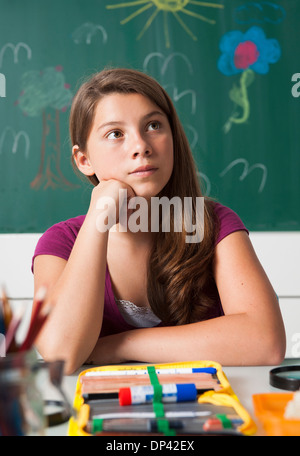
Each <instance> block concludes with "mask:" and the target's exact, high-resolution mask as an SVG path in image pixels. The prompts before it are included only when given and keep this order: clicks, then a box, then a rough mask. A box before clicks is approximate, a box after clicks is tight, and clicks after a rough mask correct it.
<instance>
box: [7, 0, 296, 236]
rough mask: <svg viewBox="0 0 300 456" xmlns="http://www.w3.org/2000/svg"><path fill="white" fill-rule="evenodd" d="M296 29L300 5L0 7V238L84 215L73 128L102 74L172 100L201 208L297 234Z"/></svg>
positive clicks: (96, 1)
mask: <svg viewBox="0 0 300 456" xmlns="http://www.w3.org/2000/svg"><path fill="white" fill-rule="evenodd" d="M299 20H300V2H299V0H281V1H273V2H271V1H256V2H251V1H245V0H244V1H238V0H230V1H229V0H212V1H211V2H201V1H196V0H88V1H87V0H51V1H47V0H26V1H24V0H14V1H11V0H0V232H1V233H21V232H23V233H24V232H25V233H26V232H43V231H44V230H45V229H46V228H47V227H49V226H50V225H52V224H53V223H56V222H58V221H60V220H64V219H67V218H69V217H73V216H76V215H78V214H83V213H85V212H86V210H87V207H88V203H89V197H90V191H91V187H90V186H89V184H87V183H85V181H84V180H81V179H79V178H78V176H77V175H76V174H75V173H74V171H73V168H72V166H71V163H70V154H71V147H70V143H69V137H68V117H69V110H70V103H71V100H72V97H73V96H74V94H75V92H76V90H77V89H78V87H79V85H80V83H81V82H82V81H83V80H84V79H85V78H86V77H87V76H89V75H90V74H92V73H94V72H97V71H100V70H101V69H103V68H104V67H106V66H123V67H130V68H136V69H139V70H143V71H145V72H147V73H149V74H150V75H152V76H154V77H155V78H156V79H157V80H158V81H159V82H160V83H161V84H162V85H163V86H164V87H165V88H166V90H167V91H168V93H169V94H170V95H171V97H172V99H173V100H174V103H175V105H176V108H177V110H178V113H179V116H180V118H181V120H182V123H183V125H184V128H185V130H186V133H187V135H188V138H189V141H190V144H191V147H192V151H193V154H194V157H195V161H196V163H197V166H198V171H199V176H200V177H201V178H202V180H203V183H204V185H205V192H206V194H207V195H210V196H212V197H214V198H217V199H218V200H219V201H220V202H222V203H223V204H225V205H228V206H230V207H231V208H233V209H234V210H235V211H236V212H238V214H239V215H240V216H241V218H242V219H243V221H244V222H245V224H246V225H247V226H248V228H249V229H250V230H262V231H267V230H270V231H286V230H299V229H300V179H299V175H300V128H299V119H300V97H299V98H298V96H299V95H300V84H299V81H300V74H299V73H300V51H299V40H300V27H299Z"/></svg>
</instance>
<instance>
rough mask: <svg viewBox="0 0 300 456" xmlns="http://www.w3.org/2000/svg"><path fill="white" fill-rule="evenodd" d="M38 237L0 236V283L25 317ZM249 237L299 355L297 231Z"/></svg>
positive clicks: (291, 347) (293, 353)
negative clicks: (23, 309)
mask: <svg viewBox="0 0 300 456" xmlns="http://www.w3.org/2000/svg"><path fill="white" fill-rule="evenodd" d="M39 237H40V234H3V235H0V284H3V285H4V286H5V288H6V290H7V294H8V295H9V296H10V297H11V298H12V299H13V304H14V305H18V303H19V302H20V301H22V300H26V302H27V303H28V318H29V316H30V306H31V299H32V296H33V276H32V273H31V270H30V267H31V258H32V254H33V252H34V248H35V245H36V243H37V241H38V238H39ZM250 237H251V240H252V243H253V245H254V248H255V250H256V253H257V255H258V257H259V259H260V261H261V263H262V265H263V267H264V269H265V270H266V272H267V274H268V276H269V278H270V280H271V282H272V284H273V286H274V288H275V290H276V292H277V295H278V297H279V302H280V307H281V311H282V315H283V318H284V322H285V327H286V333H287V351H286V357H298V358H300V232H274V233H272V232H271V233H268V232H266V233H265V232H253V233H251V234H250ZM28 298H29V299H28ZM23 327H24V325H23Z"/></svg>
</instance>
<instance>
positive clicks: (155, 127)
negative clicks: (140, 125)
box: [148, 122, 160, 130]
mask: <svg viewBox="0 0 300 456" xmlns="http://www.w3.org/2000/svg"><path fill="white" fill-rule="evenodd" d="M159 128H160V123H159V122H151V123H149V125H148V129H149V130H159Z"/></svg>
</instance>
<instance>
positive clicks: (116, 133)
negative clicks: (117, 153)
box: [106, 130, 122, 139]
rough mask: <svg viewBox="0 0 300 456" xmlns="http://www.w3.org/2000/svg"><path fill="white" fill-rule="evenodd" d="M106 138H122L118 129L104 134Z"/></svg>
mask: <svg viewBox="0 0 300 456" xmlns="http://www.w3.org/2000/svg"><path fill="white" fill-rule="evenodd" d="M106 137H107V138H108V139H120V138H122V133H121V132H120V131H119V130H114V131H111V132H110V133H108V135H106Z"/></svg>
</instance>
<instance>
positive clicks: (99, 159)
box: [80, 93, 173, 198]
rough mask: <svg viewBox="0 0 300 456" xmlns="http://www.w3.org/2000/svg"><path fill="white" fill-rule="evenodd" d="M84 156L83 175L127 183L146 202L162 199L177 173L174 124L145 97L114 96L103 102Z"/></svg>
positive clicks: (135, 95) (98, 108)
mask: <svg viewBox="0 0 300 456" xmlns="http://www.w3.org/2000/svg"><path fill="white" fill-rule="evenodd" d="M85 152H86V154H85V157H86V162H85V167H84V168H80V169H81V171H82V172H83V173H84V174H86V175H93V174H96V176H97V178H98V180H99V181H100V182H101V180H109V179H116V180H119V181H122V182H124V183H126V184H127V185H129V186H131V187H132V189H133V191H134V192H135V194H136V195H137V196H143V197H145V198H150V197H151V196H155V195H157V194H158V193H159V192H160V191H161V190H162V189H163V188H164V186H165V185H166V184H167V182H168V181H169V179H170V177H171V174H172V170H173V137H172V131H171V128H170V125H169V121H168V119H167V117H166V115H165V114H164V112H163V111H162V110H161V109H159V108H158V107H157V106H156V105H155V104H154V103H153V102H152V101H151V100H150V99H148V98H147V97H145V96H143V95H140V94H119V93H113V94H109V95H106V96H105V97H104V98H103V99H102V100H101V101H100V102H99V103H98V105H97V107H96V111H95V116H94V122H93V125H92V129H91V132H90V135H89V137H88V141H87V150H86V151H85Z"/></svg>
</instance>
